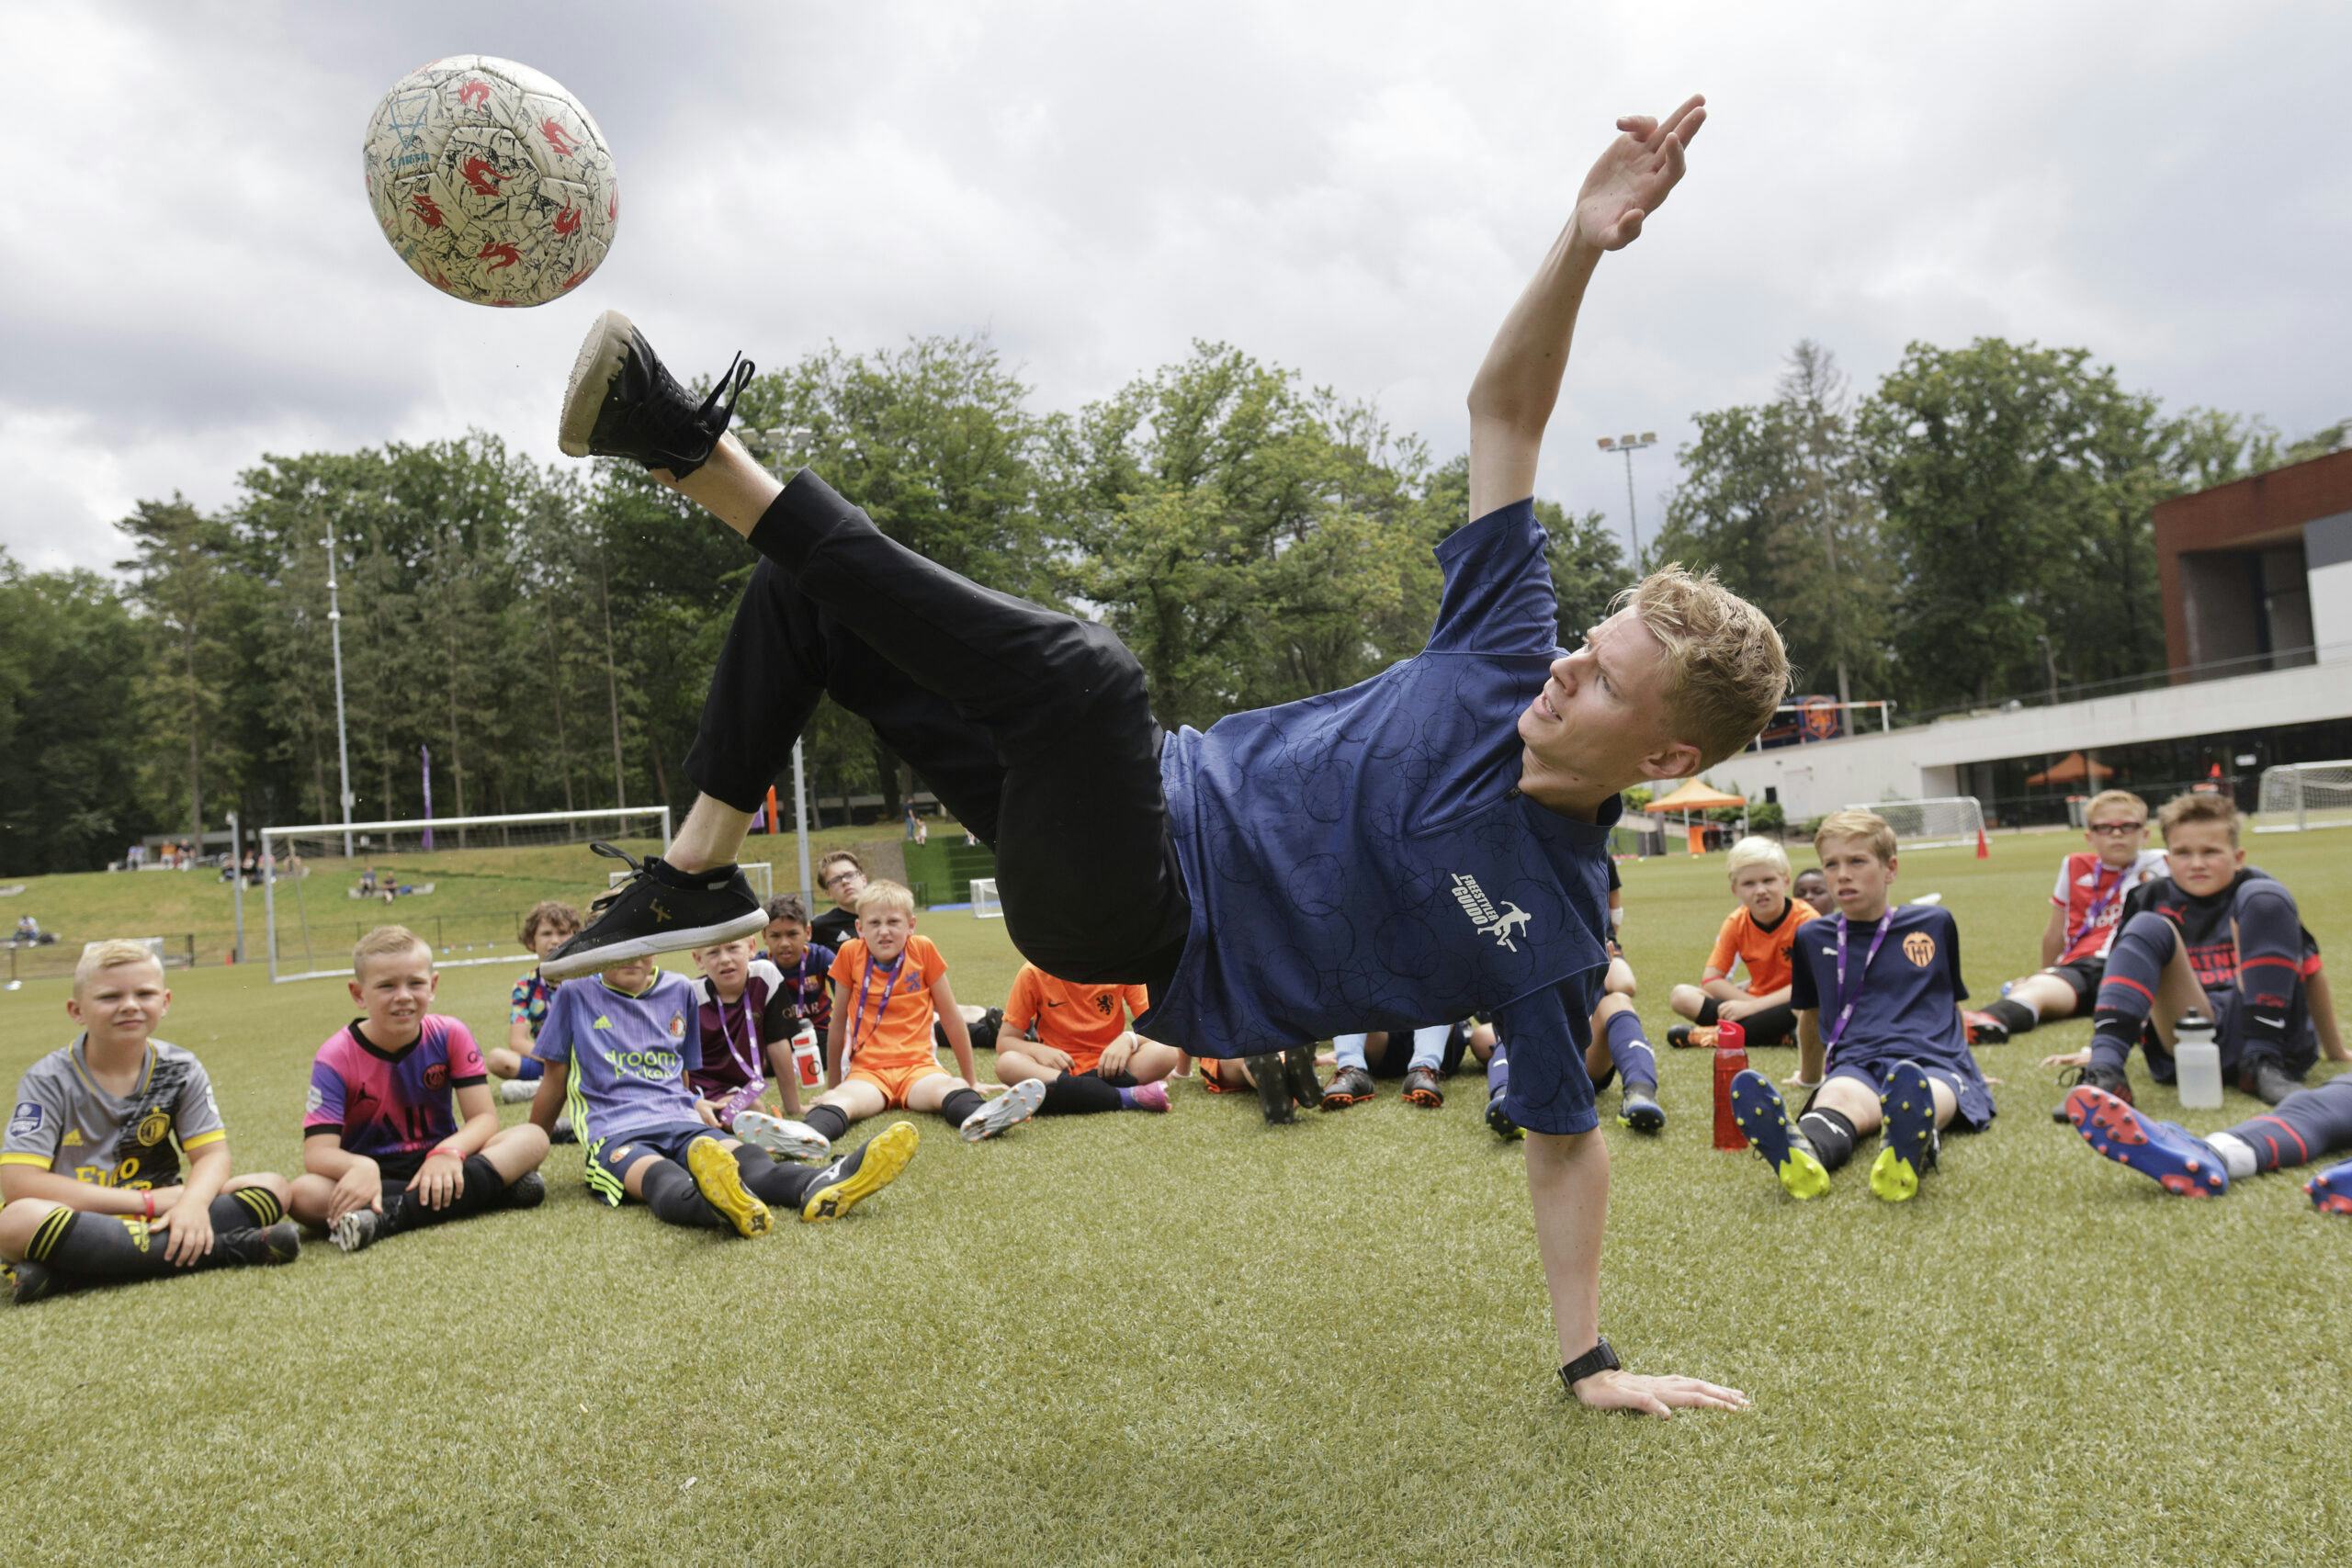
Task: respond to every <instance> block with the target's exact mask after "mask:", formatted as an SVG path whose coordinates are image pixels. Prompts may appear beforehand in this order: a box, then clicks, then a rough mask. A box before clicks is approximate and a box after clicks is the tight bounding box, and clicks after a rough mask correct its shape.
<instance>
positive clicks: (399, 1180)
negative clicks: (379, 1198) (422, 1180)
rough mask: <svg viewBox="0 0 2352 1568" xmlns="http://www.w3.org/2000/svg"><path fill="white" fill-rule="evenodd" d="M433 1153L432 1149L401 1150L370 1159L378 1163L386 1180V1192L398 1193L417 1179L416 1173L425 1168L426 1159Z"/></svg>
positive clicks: (379, 1170)
mask: <svg viewBox="0 0 2352 1568" xmlns="http://www.w3.org/2000/svg"><path fill="white" fill-rule="evenodd" d="M432 1153H433V1151H432V1150H431V1149H401V1150H397V1151H395V1152H394V1153H391V1154H385V1155H370V1156H368V1158H370V1159H372V1160H374V1161H375V1162H376V1169H377V1171H378V1172H379V1174H381V1175H382V1177H383V1179H384V1190H385V1191H387V1192H397V1191H399V1190H401V1188H403V1187H406V1186H407V1185H408V1184H409V1183H410V1182H412V1181H414V1180H415V1179H416V1173H417V1172H418V1171H420V1170H423V1169H424V1161H425V1157H426V1156H429V1155H431V1154H432Z"/></svg>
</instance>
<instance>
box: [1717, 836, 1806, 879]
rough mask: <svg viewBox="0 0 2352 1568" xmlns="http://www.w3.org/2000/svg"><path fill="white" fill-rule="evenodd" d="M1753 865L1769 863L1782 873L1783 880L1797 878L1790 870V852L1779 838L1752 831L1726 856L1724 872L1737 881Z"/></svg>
mask: <svg viewBox="0 0 2352 1568" xmlns="http://www.w3.org/2000/svg"><path fill="white" fill-rule="evenodd" d="M1751 865H1769V866H1770V867H1772V868H1773V869H1774V870H1776V871H1778V872H1779V873H1780V874H1781V881H1783V882H1792V881H1794V880H1795V876H1794V874H1792V872H1791V871H1790V870H1789V852H1788V851H1786V850H1784V849H1782V848H1781V844H1780V840H1777V839H1767V838H1765V837H1763V836H1762V835H1761V834H1757V833H1751V834H1749V835H1748V836H1747V838H1745V839H1742V840H1740V841H1739V842H1737V843H1736V844H1734V845H1733V846H1732V847H1731V852H1730V853H1729V854H1727V855H1725V856H1724V875H1726V876H1728V877H1730V878H1731V879H1732V880H1733V881H1734V882H1737V881H1738V880H1739V874H1740V873H1741V872H1743V871H1746V870H1747V868H1748V867H1749V866H1751Z"/></svg>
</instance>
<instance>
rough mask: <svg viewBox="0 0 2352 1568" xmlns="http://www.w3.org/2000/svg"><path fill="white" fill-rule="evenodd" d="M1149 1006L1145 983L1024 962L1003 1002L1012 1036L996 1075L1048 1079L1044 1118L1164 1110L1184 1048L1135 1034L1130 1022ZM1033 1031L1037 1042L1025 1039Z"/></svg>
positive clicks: (1007, 1079)
mask: <svg viewBox="0 0 2352 1568" xmlns="http://www.w3.org/2000/svg"><path fill="white" fill-rule="evenodd" d="M1150 1007H1151V998H1150V995H1149V993H1148V992H1147V991H1146V990H1145V989H1144V987H1141V986H1080V985H1074V984H1072V983H1071V982H1069V981H1068V980H1060V979H1056V978H1055V977H1054V976H1051V975H1048V974H1046V972H1045V971H1044V970H1043V969H1040V968H1038V967H1037V966H1036V965H1035V964H1023V965H1022V966H1021V973H1020V974H1018V975H1015V976H1013V977H1012V996H1011V997H1010V998H1007V999H1006V1001H1005V1004H1004V1027H1005V1028H1006V1029H1007V1030H1009V1031H1010V1032H1012V1036H1013V1038H1012V1039H1010V1040H1008V1041H1007V1042H1006V1043H1004V1044H1003V1045H1001V1046H999V1047H998V1049H997V1056H996V1076H997V1081H998V1082H1000V1083H1005V1084H1013V1085H1019V1084H1023V1083H1028V1082H1031V1081H1033V1080H1034V1081H1036V1082H1040V1083H1043V1084H1044V1085H1045V1086H1046V1092H1045V1099H1043V1100H1040V1101H1039V1102H1038V1104H1037V1113H1038V1114H1039V1115H1041V1116H1087V1115H1091V1114H1093V1113H1094V1112H1096V1111H1165V1110H1167V1109H1168V1089H1167V1086H1166V1085H1165V1084H1163V1083H1162V1082H1161V1081H1160V1080H1161V1079H1163V1078H1165V1077H1168V1075H1169V1074H1170V1073H1172V1072H1174V1071H1175V1070H1176V1064H1177V1063H1179V1062H1181V1061H1182V1060H1183V1053H1182V1052H1181V1051H1179V1050H1177V1049H1176V1047H1174V1046H1173V1045H1162V1044H1160V1043H1159V1042H1158V1041H1156V1040H1146V1039H1145V1038H1144V1037H1143V1036H1142V1035H1140V1034H1137V1033H1136V1032H1135V1030H1134V1028H1133V1027H1132V1021H1133V1020H1135V1019H1137V1018H1141V1017H1142V1016H1143V1015H1144V1013H1145V1012H1147V1011H1148V1010H1150ZM1031 1032H1035V1035H1036V1038H1035V1040H1029V1039H1025V1038H1022V1037H1023V1036H1025V1035H1028V1034H1030V1033H1031Z"/></svg>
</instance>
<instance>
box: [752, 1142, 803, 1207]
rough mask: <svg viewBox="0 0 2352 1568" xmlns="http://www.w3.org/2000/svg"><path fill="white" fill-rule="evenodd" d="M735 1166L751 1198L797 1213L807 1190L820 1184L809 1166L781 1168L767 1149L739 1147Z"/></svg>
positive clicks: (783, 1166)
mask: <svg viewBox="0 0 2352 1568" xmlns="http://www.w3.org/2000/svg"><path fill="white" fill-rule="evenodd" d="M735 1165H736V1168H738V1169H740V1170H741V1171H742V1173H743V1185H744V1187H745V1188H746V1189H747V1190H750V1192H751V1194H752V1197H754V1198H757V1199H758V1200H759V1201H761V1202H763V1203H767V1204H771V1205H774V1206H775V1207H777V1208H781V1209H791V1210H795V1211H797V1210H798V1209H799V1207H800V1205H801V1203H802V1202H803V1201H806V1200H807V1199H808V1196H809V1189H810V1188H812V1187H814V1186H816V1185H817V1173H816V1172H815V1171H813V1170H810V1169H809V1168H807V1167H806V1166H798V1165H778V1164H777V1163H776V1162H775V1159H774V1158H772V1157H771V1156H769V1154H768V1152H767V1150H765V1149H763V1148H759V1147H756V1146H754V1145H751V1144H739V1145H736V1149H735Z"/></svg>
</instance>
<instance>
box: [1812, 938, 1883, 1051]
mask: <svg viewBox="0 0 2352 1568" xmlns="http://www.w3.org/2000/svg"><path fill="white" fill-rule="evenodd" d="M1893 923H1894V910H1892V909H1889V910H1888V911H1887V912H1886V913H1885V914H1883V915H1881V916H1880V917H1879V918H1878V929H1877V930H1875V931H1871V947H1870V951H1869V952H1868V953H1863V954H1862V967H1861V970H1860V973H1859V974H1857V975H1856V976H1854V994H1853V995H1852V996H1850V997H1849V996H1848V995H1847V994H1846V917H1845V916H1843V915H1840V916H1838V1017H1837V1018H1836V1020H1835V1021H1832V1022H1831V1023H1830V1025H1829V1027H1828V1028H1827V1029H1825V1030H1823V1031H1822V1032H1821V1038H1822V1040H1823V1041H1824V1042H1825V1043H1827V1044H1831V1045H1835V1044H1837V1043H1838V1037H1839V1036H1840V1035H1842V1034H1844V1033H1845V1032H1846V1026H1847V1025H1848V1024H1849V1023H1851V1022H1852V1021H1854V1009H1855V1008H1857V1007H1859V1006H1860V1005H1861V1000H1862V992H1863V991H1864V990H1865V989H1867V988H1868V987H1869V986H1870V983H1871V959H1873V958H1876V957H1877V956H1878V944H1879V943H1880V942H1884V941H1885V940H1886V928H1887V927H1888V926H1889V925H1891V924H1893Z"/></svg>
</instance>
